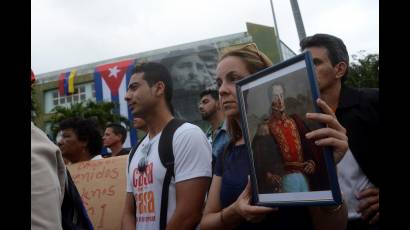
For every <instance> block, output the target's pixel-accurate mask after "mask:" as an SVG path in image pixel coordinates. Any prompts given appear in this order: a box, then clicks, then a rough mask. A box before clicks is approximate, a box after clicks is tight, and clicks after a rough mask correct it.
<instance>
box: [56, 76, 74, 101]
mask: <svg viewBox="0 0 410 230" xmlns="http://www.w3.org/2000/svg"><path fill="white" fill-rule="evenodd" d="M76 72H77V70H72V71H70V72H66V73H61V74H60V77H59V87H58V91H59V93H60V96H63V95H69V94H72V93H74V78H75V75H76Z"/></svg>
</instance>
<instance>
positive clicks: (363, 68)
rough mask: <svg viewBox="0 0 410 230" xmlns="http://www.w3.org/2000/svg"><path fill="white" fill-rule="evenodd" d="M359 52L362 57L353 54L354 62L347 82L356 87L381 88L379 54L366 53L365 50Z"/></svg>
mask: <svg viewBox="0 0 410 230" xmlns="http://www.w3.org/2000/svg"><path fill="white" fill-rule="evenodd" d="M359 54H360V57H359V56H358V55H352V57H353V62H351V64H350V67H349V75H348V77H347V79H346V82H345V84H347V85H349V86H353V87H356V88H379V54H368V55H365V54H364V51H361V52H360V53H359Z"/></svg>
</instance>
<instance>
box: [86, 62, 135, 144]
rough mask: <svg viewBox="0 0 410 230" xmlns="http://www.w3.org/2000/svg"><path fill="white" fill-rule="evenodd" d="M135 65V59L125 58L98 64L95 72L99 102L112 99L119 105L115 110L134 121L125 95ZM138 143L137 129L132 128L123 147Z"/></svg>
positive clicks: (96, 93)
mask: <svg viewBox="0 0 410 230" xmlns="http://www.w3.org/2000/svg"><path fill="white" fill-rule="evenodd" d="M133 66H134V60H125V61H120V62H116V63H110V64H105V65H100V66H97V67H96V68H95V72H94V83H95V97H96V100H97V102H99V101H106V102H110V101H112V102H114V103H116V104H117V105H119V106H118V107H117V109H116V110H115V111H113V112H114V113H117V114H120V115H122V116H123V117H127V118H128V120H129V121H132V118H133V117H132V114H131V111H130V110H129V109H128V106H127V103H126V101H125V100H124V97H125V93H126V92H127V87H128V83H129V81H130V78H131V75H132V70H133ZM131 123H132V122H131ZM136 143H137V131H136V130H135V128H131V131H129V132H128V134H127V139H126V140H125V142H124V145H123V147H124V148H130V147H131V146H132V145H133V144H136Z"/></svg>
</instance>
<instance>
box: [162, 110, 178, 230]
mask: <svg viewBox="0 0 410 230" xmlns="http://www.w3.org/2000/svg"><path fill="white" fill-rule="evenodd" d="M184 123H185V121H182V120H179V119H175V118H174V119H172V120H171V121H169V122H168V124H167V125H166V126H165V128H164V129H163V131H162V134H161V137H160V139H159V144H158V153H159V158H160V159H161V163H162V165H164V167H165V168H166V169H167V171H166V173H165V178H164V183H163V184H162V194H161V214H160V221H159V229H161V230H163V229H165V227H166V224H167V212H168V193H169V185H170V183H171V178H172V177H174V176H175V172H174V152H173V147H172V140H173V138H174V133H175V131H176V130H177V129H178V128H179V127H180V126H181V125H182V124H184Z"/></svg>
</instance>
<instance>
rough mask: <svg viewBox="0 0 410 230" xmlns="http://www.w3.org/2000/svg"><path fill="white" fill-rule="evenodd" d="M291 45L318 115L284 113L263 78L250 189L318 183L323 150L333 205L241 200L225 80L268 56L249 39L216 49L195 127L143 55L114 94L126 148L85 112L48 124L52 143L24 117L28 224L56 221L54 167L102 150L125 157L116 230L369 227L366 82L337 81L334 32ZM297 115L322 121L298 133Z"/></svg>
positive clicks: (371, 117)
mask: <svg viewBox="0 0 410 230" xmlns="http://www.w3.org/2000/svg"><path fill="white" fill-rule="evenodd" d="M300 47H301V50H302V51H310V53H311V56H312V59H313V63H314V65H315V71H316V76H317V82H318V86H319V91H320V98H318V100H317V101H316V102H315V103H316V104H317V106H318V107H319V108H320V109H321V111H322V112H321V113H318V112H314V111H311V112H309V113H307V114H305V117H303V118H302V117H300V116H296V115H295V114H288V113H286V103H285V97H286V93H287V90H286V89H285V87H284V86H283V85H282V84H273V85H272V86H271V87H270V91H269V92H270V95H271V97H272V108H271V114H270V115H269V117H267V118H266V119H264V120H263V121H262V122H261V124H259V125H258V132H257V133H256V135H255V139H254V141H253V142H252V146H251V148H252V149H253V151H254V152H259V153H258V154H259V159H258V158H257V157H255V161H261V162H262V161H265V164H264V165H269V167H267V168H266V169H265V168H260V169H257V170H256V173H257V174H258V175H260V178H263V179H262V181H261V184H262V185H261V186H262V187H261V189H262V190H266V191H268V192H269V193H271V192H307V191H311V190H322V189H328V188H329V184H326V183H324V182H323V181H327V179H328V178H321V177H319V176H316V175H321V174H320V172H323V171H324V170H326V169H325V166H324V165H325V164H324V163H323V161H324V160H323V151H322V149H323V148H325V147H326V148H330V149H331V150H332V153H333V158H334V162H335V164H336V169H337V175H338V181H339V184H340V189H341V191H342V197H343V199H342V202H341V204H338V205H330V206H295V207H263V206H258V205H254V204H253V203H252V186H251V183H250V179H249V175H250V173H251V169H250V167H251V162H250V160H249V157H248V152H247V151H248V150H247V146H246V144H245V143H246V141H245V138H244V130H243V127H242V125H241V116H242V115H241V113H240V109H239V103H238V101H237V93H238V92H237V88H236V85H235V82H237V81H238V80H241V79H245V78H247V77H249V76H250V75H252V74H253V73H256V72H259V71H261V70H263V69H266V68H268V67H270V66H272V62H271V61H270V60H269V58H268V57H267V56H266V55H265V54H264V53H262V52H261V51H260V50H258V48H257V47H256V45H255V44H254V43H250V44H246V45H239V46H232V47H229V48H227V49H225V50H223V52H222V53H221V54H220V56H219V59H218V61H217V66H216V72H215V76H212V77H214V79H215V82H216V86H217V89H214V88H206V87H205V88H206V89H205V88H204V87H203V88H204V91H202V92H201V93H200V94H199V95H198V99H199V104H198V108H197V111H196V112H198V113H199V114H200V115H201V117H202V119H203V120H204V121H206V122H208V123H209V128H208V130H206V131H205V132H204V131H203V130H202V129H201V128H199V127H198V126H196V125H194V124H191V123H189V122H186V121H184V120H180V119H178V118H179V117H178V116H176V115H175V114H174V105H173V103H172V98H173V93H174V89H178V90H180V89H181V88H182V87H183V86H181V85H174V83H173V81H172V77H171V76H172V73H173V72H174V71H176V70H168V69H167V68H166V66H164V65H163V64H161V63H155V62H147V63H141V64H138V65H136V66H135V68H134V70H133V74H132V76H131V78H130V81H129V84H128V87H127V92H126V94H125V98H124V100H125V101H126V102H127V104H128V106H129V108H130V111H131V113H132V115H133V116H134V119H133V126H134V127H135V128H137V129H139V130H142V131H143V132H144V133H146V136H145V137H144V138H142V139H141V140H140V141H139V143H134V146H133V148H131V149H124V148H123V146H122V145H123V143H124V141H125V139H126V135H127V131H126V128H125V127H124V126H122V125H121V124H117V123H110V124H107V126H106V127H104V128H105V130H104V132H103V133H102V132H101V131H100V128H99V127H98V125H97V123H96V121H95V120H93V119H83V118H76V117H73V118H69V119H66V120H64V121H62V122H61V123H60V124H59V134H58V138H57V141H56V144H54V143H53V142H52V141H50V140H49V139H48V138H47V136H46V135H45V134H44V133H43V132H42V131H41V130H40V129H38V128H37V127H36V126H35V125H34V124H33V123H32V126H31V141H32V144H31V165H32V170H31V174H32V176H31V181H32V182H31V184H32V188H31V200H32V201H31V204H32V205H31V206H32V207H31V214H32V218H31V226H32V229H63V228H64V229H68V228H66V227H64V226H67V225H64V224H63V222H64V218H65V216H64V209H62V207H63V206H64V205H62V204H63V199H64V196H65V192H64V191H67V181H69V180H70V179H69V178H70V176H69V172H68V170H67V169H66V167H65V165H66V164H69V163H77V162H81V161H88V160H98V159H102V158H103V157H102V155H101V149H102V147H107V148H108V149H110V153H109V154H108V155H105V156H104V157H115V156H120V155H127V154H129V159H128V161H127V162H128V163H127V167H126V168H127V169H128V171H127V173H126V181H127V182H126V184H127V186H126V199H125V205H124V210H123V216H122V223H121V226H122V229H124V230H125V229H195V228H197V227H199V228H200V229H226V228H229V229H231V228H234V229H349V230H353V229H379V218H380V217H379V186H380V181H379V177H378V176H377V175H378V172H377V170H378V166H377V165H375V163H374V161H372V156H374V155H375V154H377V151H378V149H379V145H380V141H379V138H380V137H379V135H378V130H379V128H380V127H379V124H380V122H379V114H378V113H379V111H378V89H354V88H351V87H348V86H346V85H345V84H344V82H345V80H346V78H347V77H348V67H349V55H348V52H347V49H346V46H345V44H344V43H343V41H342V40H341V39H339V38H337V37H335V36H332V35H328V34H315V35H313V36H309V37H306V38H305V39H303V40H302V41H301V42H300ZM182 67H184V65H181V68H182ZM33 80H34V79H33V77H32V82H33ZM196 80H198V79H195V77H194V76H188V77H186V79H184V81H187V82H188V86H190V82H191V81H192V82H194V81H196ZM203 84H208V83H206V82H204V83H203ZM209 84H211V83H209ZM190 87H191V86H190ZM192 87H193V86H192ZM304 120H308V121H313V122H320V123H323V124H324V126H323V127H321V128H318V129H314V130H310V129H309V128H307V126H306V124H305V123H304ZM255 156H256V155H255ZM267 159H271V161H270V160H267ZM266 162H268V163H266ZM278 165H279V166H278ZM148 175H151V177H150V179H148ZM67 178H68V179H67ZM140 180H143V183H139V182H140ZM327 182H328V181H327ZM319 185H320V186H324V187H320V186H319ZM75 191H76V190H74V196H75ZM77 193H78V192H77ZM81 208H82V209H83V208H84V207H81V205H79V208H78V209H79V210H81ZM84 218H87V216H86V213H85V217H84ZM73 219H76V218H73ZM65 221H67V220H65ZM70 221H71V219H70ZM75 224H76V223H75V221H74V225H75ZM82 226H83V227H84V226H86V227H84V228H86V229H89V228H92V227H90V225H87V224H84V223H83V224H82ZM87 226H88V227H87Z"/></svg>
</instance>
